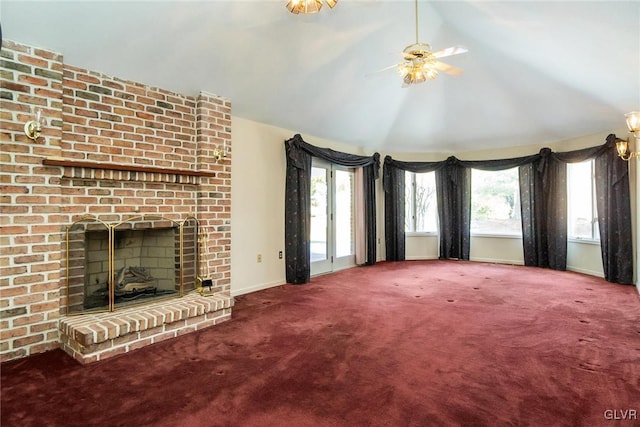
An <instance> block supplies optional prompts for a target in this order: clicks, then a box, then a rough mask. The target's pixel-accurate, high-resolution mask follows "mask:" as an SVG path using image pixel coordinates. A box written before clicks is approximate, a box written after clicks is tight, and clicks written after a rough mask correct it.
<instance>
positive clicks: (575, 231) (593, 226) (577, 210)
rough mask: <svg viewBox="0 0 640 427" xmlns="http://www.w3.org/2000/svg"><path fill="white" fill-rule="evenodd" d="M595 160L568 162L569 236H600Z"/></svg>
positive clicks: (593, 237)
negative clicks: (596, 200)
mask: <svg viewBox="0 0 640 427" xmlns="http://www.w3.org/2000/svg"><path fill="white" fill-rule="evenodd" d="M593 180H594V177H593V160H588V161H586V162H580V163H569V164H567V198H568V200H567V207H568V230H567V231H568V236H569V238H572V239H596V240H598V239H599V238H600V235H599V233H598V227H597V224H598V223H597V218H596V216H595V212H596V209H595V206H594V201H595V197H594V191H593V189H594V181H593Z"/></svg>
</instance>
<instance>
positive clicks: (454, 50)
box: [433, 46, 469, 58]
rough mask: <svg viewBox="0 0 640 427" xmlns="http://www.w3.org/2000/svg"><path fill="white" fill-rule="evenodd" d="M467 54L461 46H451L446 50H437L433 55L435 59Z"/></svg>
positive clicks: (466, 50)
mask: <svg viewBox="0 0 640 427" xmlns="http://www.w3.org/2000/svg"><path fill="white" fill-rule="evenodd" d="M466 52H469V50H468V49H467V48H466V47H463V46H451V47H448V48H446V49H442V50H439V51H437V52H434V53H433V56H435V57H436V58H444V57H446V56H453V55H459V54H461V53H466Z"/></svg>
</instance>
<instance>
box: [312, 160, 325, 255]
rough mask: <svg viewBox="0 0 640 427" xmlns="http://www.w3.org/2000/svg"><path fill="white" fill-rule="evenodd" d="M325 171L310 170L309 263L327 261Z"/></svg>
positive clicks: (321, 169) (322, 169)
mask: <svg viewBox="0 0 640 427" xmlns="http://www.w3.org/2000/svg"><path fill="white" fill-rule="evenodd" d="M327 226H328V221H327V170H326V169H324V168H316V167H312V168H311V262H314V261H321V260H325V259H327V243H328V242H327Z"/></svg>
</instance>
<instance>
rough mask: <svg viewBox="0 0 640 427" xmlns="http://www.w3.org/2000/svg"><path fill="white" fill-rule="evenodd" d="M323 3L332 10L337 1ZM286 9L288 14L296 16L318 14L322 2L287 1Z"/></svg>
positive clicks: (310, 0) (320, 0)
mask: <svg viewBox="0 0 640 427" xmlns="http://www.w3.org/2000/svg"><path fill="white" fill-rule="evenodd" d="M325 2H326V3H327V5H328V6H329V7H330V8H332V9H333V7H334V6H335V5H336V3H338V0H325ZM286 7H287V10H288V11H289V12H291V13H294V14H296V15H298V14H303V15H307V14H312V13H318V12H320V9H322V0H289V1H288V2H287V5H286Z"/></svg>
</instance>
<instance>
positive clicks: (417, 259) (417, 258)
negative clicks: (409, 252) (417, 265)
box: [405, 256, 438, 261]
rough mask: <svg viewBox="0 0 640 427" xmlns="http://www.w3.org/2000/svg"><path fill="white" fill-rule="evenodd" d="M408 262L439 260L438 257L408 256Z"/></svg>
mask: <svg viewBox="0 0 640 427" xmlns="http://www.w3.org/2000/svg"><path fill="white" fill-rule="evenodd" d="M405 259H406V260H407V261H421V260H430V259H438V257H437V256H426V257H425V256H408V257H406V258H405Z"/></svg>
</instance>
